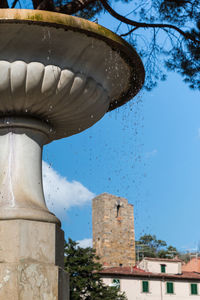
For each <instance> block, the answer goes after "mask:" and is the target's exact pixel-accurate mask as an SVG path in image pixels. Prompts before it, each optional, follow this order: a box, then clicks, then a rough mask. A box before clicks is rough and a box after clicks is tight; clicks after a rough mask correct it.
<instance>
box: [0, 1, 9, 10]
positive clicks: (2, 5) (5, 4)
mask: <svg viewBox="0 0 200 300" xmlns="http://www.w3.org/2000/svg"><path fill="white" fill-rule="evenodd" d="M0 8H9V5H8V1H7V0H1V1H0Z"/></svg>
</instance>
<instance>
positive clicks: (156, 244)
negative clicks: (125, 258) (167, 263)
mask: <svg viewBox="0 0 200 300" xmlns="http://www.w3.org/2000/svg"><path fill="white" fill-rule="evenodd" d="M136 252H137V253H138V257H137V259H139V260H141V259H142V258H143V257H160V258H174V257H175V256H177V255H178V254H179V253H178V251H177V249H176V248H175V247H173V246H167V243H166V242H165V241H163V240H158V239H157V238H156V236H155V235H150V234H145V235H143V236H141V237H140V239H139V240H138V241H136Z"/></svg>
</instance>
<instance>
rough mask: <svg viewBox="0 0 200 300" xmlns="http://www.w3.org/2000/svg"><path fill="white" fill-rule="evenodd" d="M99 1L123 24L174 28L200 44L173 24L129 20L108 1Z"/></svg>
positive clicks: (186, 37)
mask: <svg viewBox="0 0 200 300" xmlns="http://www.w3.org/2000/svg"><path fill="white" fill-rule="evenodd" d="M99 1H100V2H101V4H102V5H103V7H104V8H105V10H107V11H108V12H109V14H110V15H111V16H113V17H114V18H116V19H118V20H119V21H121V22H123V23H125V24H128V25H132V26H135V27H140V28H165V29H166V28H169V29H174V30H175V31H177V32H178V33H180V34H181V35H182V36H183V37H184V38H185V39H186V40H188V39H189V40H191V41H193V42H195V43H199V44H200V41H199V40H197V39H195V37H193V36H192V35H191V34H190V33H188V32H184V31H183V30H181V29H180V28H178V27H176V26H175V25H172V24H162V23H158V24H148V23H143V22H136V21H133V20H130V19H128V18H126V17H124V16H122V15H120V14H118V13H117V12H116V11H115V10H114V9H112V7H111V6H110V5H109V4H108V2H107V1H106V0H99Z"/></svg>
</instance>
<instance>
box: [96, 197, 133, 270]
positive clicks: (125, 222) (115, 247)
mask: <svg viewBox="0 0 200 300" xmlns="http://www.w3.org/2000/svg"><path fill="white" fill-rule="evenodd" d="M92 227H93V247H94V248H95V249H96V253H97V255H98V256H99V257H100V262H101V263H102V264H103V265H104V266H105V267H106V266H109V267H117V266H120V265H123V266H133V265H135V233H134V215H133V205H131V204H128V201H127V200H126V199H125V198H121V197H116V196H113V195H110V194H107V193H104V194H101V195H99V196H97V197H96V198H94V199H93V202H92Z"/></svg>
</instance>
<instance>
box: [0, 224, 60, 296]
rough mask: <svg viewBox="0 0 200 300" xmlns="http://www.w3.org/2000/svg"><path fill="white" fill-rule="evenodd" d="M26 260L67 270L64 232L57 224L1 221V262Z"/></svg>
mask: <svg viewBox="0 0 200 300" xmlns="http://www.w3.org/2000/svg"><path fill="white" fill-rule="evenodd" d="M26 261H31V262H35V263H44V264H53V265H57V266H59V267H61V268H63V267H64V232H63V231H62V230H61V229H60V227H59V226H58V225H57V224H53V223H46V222H38V221H30V220H4V221H1V220H0V262H2V263H20V262H26ZM0 299H1V298H0Z"/></svg>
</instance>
